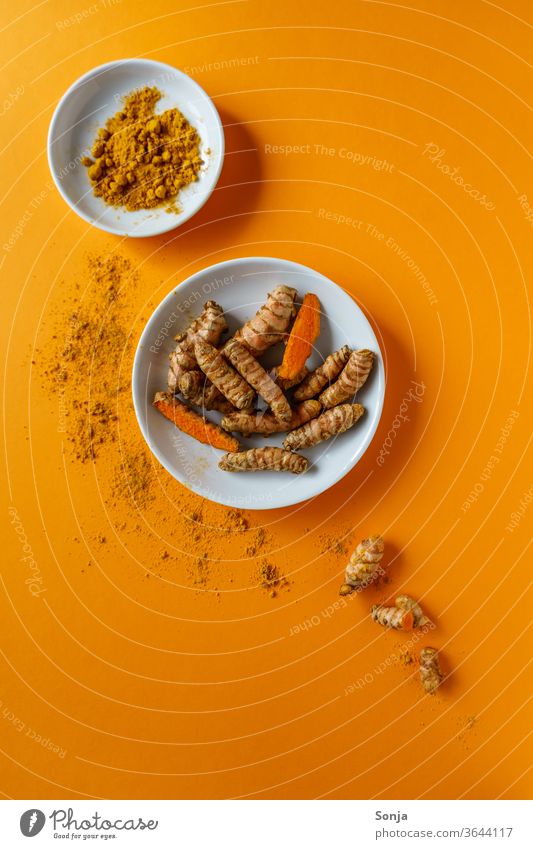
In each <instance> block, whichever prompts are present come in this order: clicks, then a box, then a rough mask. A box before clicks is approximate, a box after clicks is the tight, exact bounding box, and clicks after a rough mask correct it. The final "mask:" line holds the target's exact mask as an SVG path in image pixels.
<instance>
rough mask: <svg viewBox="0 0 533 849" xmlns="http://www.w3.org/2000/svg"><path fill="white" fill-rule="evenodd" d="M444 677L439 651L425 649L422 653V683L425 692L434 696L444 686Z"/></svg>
mask: <svg viewBox="0 0 533 849" xmlns="http://www.w3.org/2000/svg"><path fill="white" fill-rule="evenodd" d="M443 678H444V675H443V674H442V672H441V669H440V663H439V653H438V651H437V649H432V648H430V647H429V646H428V648H424V649H422V650H421V652H420V681H421V684H422V687H423V688H424V692H426V693H429V695H431V696H432V695H433V694H434V693H435V692H436V690H438V688H439V687H440V685H441V684H442V680H443Z"/></svg>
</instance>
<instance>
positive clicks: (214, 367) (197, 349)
mask: <svg viewBox="0 0 533 849" xmlns="http://www.w3.org/2000/svg"><path fill="white" fill-rule="evenodd" d="M194 353H195V356H196V359H197V361H198V365H199V366H200V368H201V369H202V371H203V373H204V374H205V376H206V377H207V378H209V380H210V381H211V383H213V384H214V385H215V386H216V388H217V389H218V390H219V391H220V392H222V394H223V395H224V397H225V398H227V399H228V401H231V403H232V404H233V406H234V407H237V409H238V410H243V409H245V408H246V407H250V406H251V404H252V401H253V398H254V390H253V389H252V388H251V386H248V384H247V383H246V381H245V380H244V379H243V378H242V377H241V376H240V374H238V373H237V372H236V371H235V369H234V368H232V367H231V366H230V365H229V363H228V362H227V361H226V360H225V359H224V357H223V356H222V354H221V352H220V351H217V349H216V348H213V346H212V345H210V344H209V343H208V342H205V341H204V340H203V339H202V338H201V337H199V336H197V337H196V339H195V342H194Z"/></svg>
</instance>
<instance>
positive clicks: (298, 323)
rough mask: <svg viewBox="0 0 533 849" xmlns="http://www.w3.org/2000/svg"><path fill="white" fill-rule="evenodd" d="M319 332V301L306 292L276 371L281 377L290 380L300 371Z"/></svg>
mask: <svg viewBox="0 0 533 849" xmlns="http://www.w3.org/2000/svg"><path fill="white" fill-rule="evenodd" d="M319 334H320V301H319V300H318V298H317V296H316V295H313V294H312V292H308V293H307V295H305V296H304V299H303V301H302V306H301V307H300V309H299V311H298V315H297V316H296V319H295V321H294V324H293V326H292V330H291V332H290V336H289V339H288V341H287V347H286V348H285V353H284V355H283V362H282V363H281V366H280V368H279V371H278V374H279V376H280V377H281V378H282V379H285V380H286V379H289V380H290V379H291V378H294V377H296V376H297V375H298V374H299V373H300V372H301V370H302V369H303V367H304V366H305V363H306V360H307V358H308V357H309V355H310V354H311V352H312V350H313V344H314V343H315V341H316V340H317V338H318V336H319Z"/></svg>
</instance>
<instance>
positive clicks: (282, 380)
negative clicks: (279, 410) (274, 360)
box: [270, 366, 309, 392]
mask: <svg viewBox="0 0 533 849" xmlns="http://www.w3.org/2000/svg"><path fill="white" fill-rule="evenodd" d="M279 369H280V366H275V368H273V369H272V371H271V372H270V376H271V378H272V380H274V381H275V382H276V383H277V384H278V386H279V387H280V388H281V389H283V391H284V392H286V391H287V389H292V387H293V386H298V384H299V383H301V382H302V380H303V379H304V378H305V377H307V375H308V374H309V369H307V368H306V367H305V366H304V367H303V369H302V370H301V371H299V372H298V374H297V375H296V377H291V378H288V377H280V376H279Z"/></svg>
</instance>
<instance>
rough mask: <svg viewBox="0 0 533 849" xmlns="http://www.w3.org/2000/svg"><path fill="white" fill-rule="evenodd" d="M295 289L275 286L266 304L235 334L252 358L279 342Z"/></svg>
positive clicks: (287, 325) (286, 322) (287, 324)
mask: <svg viewBox="0 0 533 849" xmlns="http://www.w3.org/2000/svg"><path fill="white" fill-rule="evenodd" d="M295 297H296V289H292V288H291V287H290V286H284V285H280V286H276V288H275V289H273V290H272V292H269V294H268V296H267V300H266V303H265V304H263V306H262V307H260V308H259V309H258V311H257V312H256V314H255V315H254V317H253V318H251V319H250V320H249V321H247V322H246V324H244V325H243V326H242V327H241V328H240V330H238V331H237V333H236V334H235V339H238V341H239V342H241V343H242V344H243V345H245V346H246V347H247V348H248V350H249V351H250V353H252V354H253V355H254V356H256V357H258V356H260V355H261V354H262V353H263V352H264V351H266V349H267V348H270V347H271V345H275V344H276V342H280V341H281V339H282V337H283V334H284V333H285V332H286V330H287V328H288V327H289V324H290V321H291V318H292V311H293V308H294V299H295Z"/></svg>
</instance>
